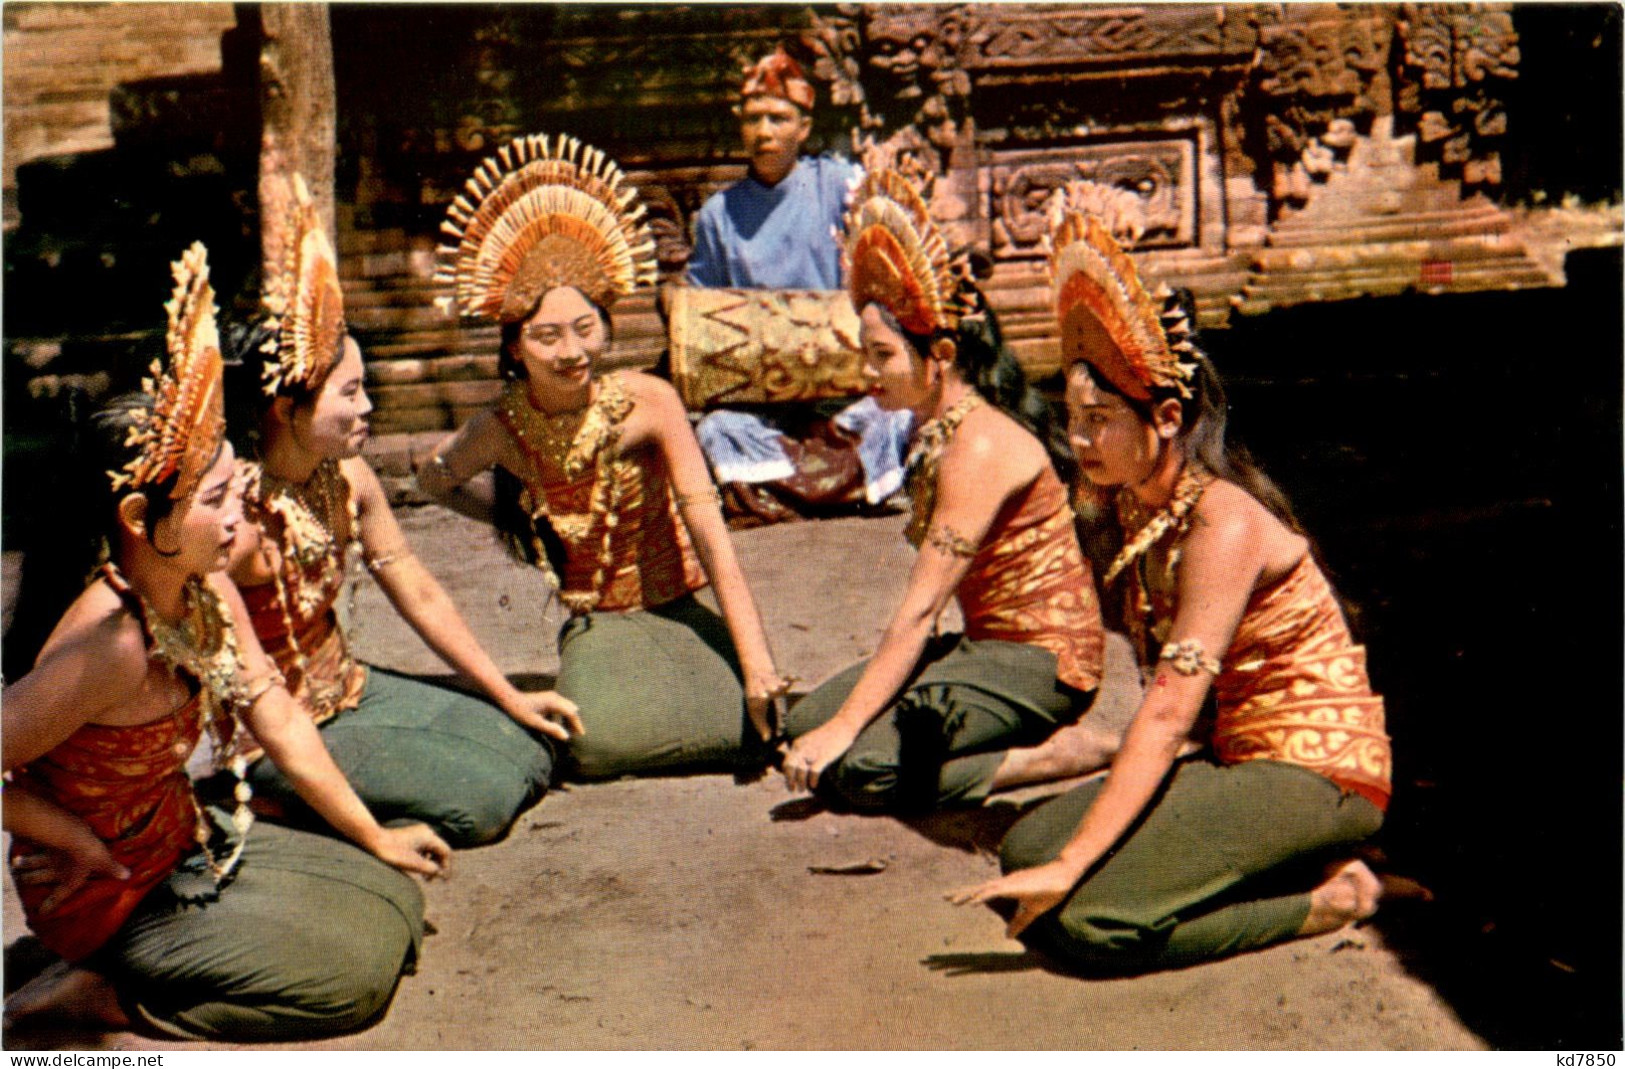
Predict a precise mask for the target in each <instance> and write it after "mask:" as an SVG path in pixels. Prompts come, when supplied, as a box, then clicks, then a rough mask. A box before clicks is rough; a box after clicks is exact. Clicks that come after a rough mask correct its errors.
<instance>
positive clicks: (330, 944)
mask: <svg viewBox="0 0 1625 1069" xmlns="http://www.w3.org/2000/svg"><path fill="white" fill-rule="evenodd" d="M211 816H213V817H214V819H215V822H216V823H217V824H221V825H222V826H224V822H225V821H226V820H227V818H226V816H225V814H224V813H223V812H220V811H211ZM212 886H213V885H212V881H211V880H210V878H209V876H208V875H207V873H206V872H203V871H202V866H201V855H194V856H193V857H192V858H190V859H188V861H186V862H183V863H182V865H181V866H180V867H179V868H178V869H176V871H175V872H174V873H173V874H171V876H170V878H169V880H167V881H166V882H164V883H161V884H159V885H158V886H157V887H156V888H154V889H153V891H152V893H150V894H149V895H147V897H146V898H144V899H143V900H142V902H141V905H140V906H138V907H137V908H136V911H135V913H134V914H132V915H131V917H130V919H129V920H128V921H126V922H125V924H124V926H123V927H122V928H120V929H119V931H118V932H117V934H115V935H114V936H113V938H112V940H111V941H110V942H109V943H108V944H107V945H106V946H105V947H103V948H102V949H101V950H100V951H98V952H97V955H96V957H95V958H93V959H92V962H91V964H92V965H93V967H95V968H96V969H98V970H99V971H101V972H103V973H104V974H105V975H106V976H108V978H109V979H111V980H112V981H113V985H114V988H115V989H116V990H117V991H118V992H119V996H120V998H121V1000H122V1001H123V1003H124V1005H125V1009H126V1011H127V1012H129V1014H130V1016H131V1019H132V1020H135V1021H141V1022H145V1023H146V1024H147V1025H149V1026H150V1027H152V1028H155V1029H157V1030H158V1031H160V1032H163V1033H165V1034H168V1035H173V1036H179V1037H182V1038H185V1039H209V1040H222V1041H228V1042H272V1041H276V1042H295V1041H302V1040H309V1039H319V1038H321V1037H323V1036H331V1035H336V1034H338V1033H342V1032H351V1031H354V1030H356V1029H358V1028H362V1027H364V1026H366V1025H367V1024H370V1023H371V1022H372V1021H373V1020H375V1019H376V1018H377V1017H378V1016H379V1015H381V1014H382V1013H383V1012H384V1010H385V1008H386V1007H387V1006H388V1005H389V1000H390V998H391V996H392V995H393V994H394V992H395V984H396V981H397V980H399V978H400V974H401V970H402V968H403V967H406V966H410V965H411V964H412V963H413V962H415V961H416V960H417V953H418V949H419V946H420V944H421V942H422V939H423V894H422V892H421V891H419V890H418V885H417V883H416V882H415V881H413V880H412V879H411V878H410V877H408V876H406V875H405V874H404V873H401V872H399V871H397V870H395V869H393V868H391V867H390V866H388V865H386V864H384V863H383V862H382V861H379V860H378V859H376V858H374V857H372V856H371V855H369V854H367V853H365V852H363V851H361V850H359V849H357V848H356V847H354V846H352V845H350V844H349V843H347V842H343V841H341V840H338V839H333V838H330V837H328V836H326V835H314V834H311V833H309V832H302V831H296V830H294V829H292V828H284V827H279V826H277V825H275V824H271V823H268V822H265V821H259V822H256V823H255V824H254V826H253V827H252V828H251V829H249V832H248V843H247V846H246V847H245V849H244V851H243V856H242V859H241V861H240V862H239V864H238V867H237V869H236V870H235V871H234V873H233V874H232V879H231V880H230V882H228V883H227V884H226V885H225V886H224V887H221V888H219V891H218V897H214V898H213V900H212V901H208V900H205V901H198V900H197V898H196V895H195V892H196V890H197V889H198V888H212Z"/></svg>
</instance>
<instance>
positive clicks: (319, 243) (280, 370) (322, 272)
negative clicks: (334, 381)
mask: <svg viewBox="0 0 1625 1069" xmlns="http://www.w3.org/2000/svg"><path fill="white" fill-rule="evenodd" d="M293 201H294V203H293V210H292V212H291V213H290V217H289V219H288V225H287V228H286V231H285V233H286V235H287V245H286V246H284V248H283V251H282V258H281V263H280V264H278V265H277V267H276V269H275V271H274V273H273V275H272V277H271V278H270V279H269V280H268V282H267V284H266V287H265V309H266V311H268V312H269V313H270V325H271V327H272V328H273V329H274V330H275V334H274V336H273V337H272V339H271V340H270V341H267V342H266V344H265V351H266V352H274V353H275V354H276V357H277V359H276V362H275V363H272V362H269V361H267V362H266V364H265V370H264V374H265V384H264V386H265V392H266V393H267V394H271V395H273V396H274V395H275V394H276V393H277V392H278V391H279V390H282V389H284V388H286V387H290V386H302V387H305V388H307V389H312V390H314V389H317V388H319V387H320V386H321V384H322V382H323V381H324V380H325V379H326V378H327V373H328V372H329V371H331V370H332V369H333V365H334V364H335V363H337V362H338V358H339V351H340V346H342V345H343V343H344V290H343V288H342V287H340V285H339V268H338V260H337V257H335V256H334V254H333V243H332V242H331V241H329V240H328V237H327V230H326V229H325V228H324V227H323V226H322V221H321V216H320V215H319V214H318V213H317V211H316V205H315V204H314V203H313V202H312V201H311V199H310V191H309V190H307V189H306V188H305V180H304V178H303V177H301V176H300V175H294V176H293Z"/></svg>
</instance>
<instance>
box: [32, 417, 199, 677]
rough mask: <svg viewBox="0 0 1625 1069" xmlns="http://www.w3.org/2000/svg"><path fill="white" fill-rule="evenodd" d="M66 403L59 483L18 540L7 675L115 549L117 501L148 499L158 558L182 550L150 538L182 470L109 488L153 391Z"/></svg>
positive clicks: (129, 455)
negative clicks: (19, 564) (18, 577)
mask: <svg viewBox="0 0 1625 1069" xmlns="http://www.w3.org/2000/svg"><path fill="white" fill-rule="evenodd" d="M65 404H66V413H65V415H66V417H67V419H66V424H65V427H66V434H65V436H64V439H63V441H62V442H61V443H60V445H59V449H60V451H61V453H62V459H61V460H60V461H57V462H54V465H53V466H57V467H59V469H60V471H61V474H62V477H61V479H60V480H54V482H55V484H56V485H57V486H58V487H59V491H58V492H56V493H53V494H51V495H50V500H49V503H48V505H46V506H45V507H42V508H40V509H39V511H38V514H37V515H36V516H35V522H33V523H31V524H29V525H27V528H26V530H27V533H26V535H25V540H24V543H23V545H22V548H23V574H22V581H21V583H19V585H18V588H17V604H16V611H15V613H14V615H13V617H12V621H11V626H10V627H9V628H8V629H7V631H6V634H5V639H4V643H3V645H4V649H3V651H0V671H3V672H4V675H5V678H7V679H18V678H20V677H21V676H23V675H26V674H27V673H28V671H29V670H30V669H31V668H32V667H33V665H34V660H35V658H37V657H38V656H39V651H40V648H41V647H42V646H44V645H45V640H46V639H47V638H49V637H50V634H51V631H52V630H53V629H54V628H55V627H56V624H57V621H59V620H60V619H61V618H62V614H63V613H64V612H66V611H67V609H68V606H69V605H71V604H72V603H73V600H74V599H75V598H77V597H78V596H79V594H80V593H81V592H82V591H83V590H84V588H85V583H86V581H87V580H88V579H89V578H90V577H91V575H92V573H93V572H94V571H95V569H96V568H97V566H98V565H100V564H101V562H102V561H104V560H107V559H108V556H109V554H110V553H113V552H116V550H117V546H118V538H119V525H118V505H119V502H120V501H122V500H123V499H124V498H125V497H126V496H127V495H129V494H139V495H141V496H142V497H144V498H145V499H146V503H147V509H146V539H147V542H148V544H149V545H151V546H152V547H153V549H154V551H156V552H157V553H159V554H162V555H163V556H174V555H175V554H176V553H178V552H180V550H179V547H176V548H174V549H169V548H165V547H162V546H159V545H158V544H157V542H156V541H154V538H155V535H156V532H157V528H158V524H159V523H160V522H162V521H163V519H164V518H165V517H167V516H169V515H170V514H171V513H172V512H174V510H175V506H176V505H177V504H178V502H176V501H175V500H174V499H173V498H171V497H170V494H171V493H172V492H173V491H174V489H175V484H176V481H177V480H178V479H179V478H180V473H179V472H176V473H174V474H171V475H170V476H169V477H168V478H166V479H164V480H163V481H161V482H156V483H147V484H146V485H144V486H141V487H139V488H137V489H134V490H130V489H123V490H114V489H113V486H112V482H111V480H110V478H109V475H108V473H109V472H117V471H122V470H123V469H124V466H125V465H126V464H128V463H129V462H130V461H131V460H132V459H133V458H134V457H135V455H136V453H137V447H135V446H132V445H130V444H129V437H130V431H131V430H132V429H134V428H135V427H136V426H137V424H138V423H140V422H142V421H143V420H145V419H146V418H147V416H149V415H150V414H151V412H152V410H153V407H154V401H153V397H152V395H151V394H148V393H144V392H137V393H125V394H120V395H118V396H116V397H113V398H112V399H110V400H108V401H106V402H105V403H103V404H102V405H100V406H99V407H93V406H92V405H91V403H90V401H89V398H88V396H87V395H85V394H84V393H82V392H78V391H75V392H70V393H69V394H68V395H67V397H66V398H65ZM222 448H223V446H222ZM218 455H219V454H218V453H216V456H217V457H218ZM211 463H212V460H211Z"/></svg>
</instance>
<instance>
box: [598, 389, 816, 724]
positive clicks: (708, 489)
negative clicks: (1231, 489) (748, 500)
mask: <svg viewBox="0 0 1625 1069" xmlns="http://www.w3.org/2000/svg"><path fill="white" fill-rule="evenodd" d="M627 383H628V385H629V386H630V387H631V388H632V390H633V394H634V397H635V399H636V403H637V407H636V408H635V409H634V413H635V417H634V418H637V419H638V420H639V422H641V423H642V424H643V427H641V428H640V427H633V428H632V430H633V434H632V435H631V437H630V438H629V441H628V443H627V444H631V443H632V442H634V441H636V439H637V437H639V436H640V435H639V434H638V433H637V432H638V431H642V433H644V434H647V435H648V436H649V437H651V438H652V439H653V441H654V442H655V443H656V445H657V447H658V448H659V450H660V456H661V459H662V460H664V461H665V464H666V471H667V473H668V476H669V478H670V479H671V488H672V493H673V494H674V495H675V497H676V500H677V511H678V514H679V515H680V516H681V517H682V520H683V525H684V526H685V527H687V528H688V533H689V536H690V537H691V538H692V539H693V542H694V551H695V553H697V554H698V555H699V558H700V566H701V567H702V568H704V569H705V574H706V577H707V578H709V579H710V580H711V586H712V588H713V589H714V590H716V593H717V602H718V604H719V605H721V607H722V617H723V619H724V620H725V621H726V622H727V625H728V634H729V636H730V637H731V638H732V639H733V643H734V649H735V650H736V651H737V652H738V654H739V665H740V668H741V669H742V671H743V675H744V680H743V682H744V688H745V708H746V710H747V711H748V712H749V714H750V719H751V723H752V724H754V725H755V727H756V730H757V731H758V732H760V733H761V736H762V738H764V739H766V738H769V737H770V736H771V734H772V725H771V723H770V716H769V711H770V708H771V705H772V701H773V699H774V698H775V697H777V696H779V695H780V694H783V693H784V691H785V690H786V689H787V687H786V684H785V682H784V680H783V679H782V678H781V677H780V676H779V672H778V669H777V667H776V666H775V664H774V660H773V651H772V649H771V648H770V647H769V646H768V642H767V632H766V631H765V630H764V629H763V627H762V618H761V614H760V613H759V612H758V611H757V609H756V601H755V599H754V598H753V597H752V596H751V593H750V587H749V586H748V585H747V584H746V582H745V573H744V571H743V570H741V569H740V567H739V558H738V556H737V555H736V554H735V553H734V546H733V539H732V538H730V537H729V535H728V526H727V524H726V523H724V522H723V519H722V502H721V498H720V497H718V495H717V488H716V484H715V483H714V482H712V481H711V472H710V469H709V468H708V467H707V466H706V463H705V454H704V453H702V452H701V451H700V443H699V441H698V439H696V438H695V437H694V430H693V428H692V427H690V426H689V422H688V412H687V411H686V410H685V409H684V408H683V403H682V401H681V400H680V399H679V398H678V396H677V391H676V390H674V389H672V387H671V385H670V384H669V383H666V382H664V381H662V380H660V379H656V378H653V377H652V376H648V375H635V376H634V375H629V376H627Z"/></svg>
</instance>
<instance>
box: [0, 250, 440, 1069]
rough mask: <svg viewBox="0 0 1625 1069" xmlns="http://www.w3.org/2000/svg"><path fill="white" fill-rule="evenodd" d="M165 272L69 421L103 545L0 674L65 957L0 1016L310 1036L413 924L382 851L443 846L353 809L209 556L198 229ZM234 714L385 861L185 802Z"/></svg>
mask: <svg viewBox="0 0 1625 1069" xmlns="http://www.w3.org/2000/svg"><path fill="white" fill-rule="evenodd" d="M174 270H175V279H176V287H175V291H174V298H173V300H171V301H170V303H169V306H168V309H169V334H168V347H169V361H168V366H167V367H165V366H163V365H162V364H155V365H154V367H153V372H152V377H151V379H149V380H148V381H147V383H146V391H145V392H144V393H141V394H133V395H127V396H125V397H122V398H117V399H115V400H114V401H112V402H111V403H109V404H108V405H107V406H106V407H105V408H103V409H102V410H101V411H100V412H99V413H97V415H96V416H95V417H93V419H92V422H91V426H90V428H89V434H88V435H87V438H88V440H89V442H90V446H89V447H88V451H89V452H90V453H91V456H90V457H89V461H90V463H89V465H88V469H87V470H86V471H85V472H84V473H83V474H84V476H85V478H86V480H87V482H86V485H85V486H84V487H82V488H76V489H78V490H80V491H82V492H83V493H85V494H86V495H88V496H90V497H92V498H93V499H94V500H95V501H96V502H97V508H98V512H99V513H100V515H99V517H98V520H99V524H100V525H104V530H105V537H106V539H107V542H106V545H107V546H108V547H110V549H109V551H108V554H107V555H108V558H109V559H107V560H106V562H105V563H104V564H102V566H101V567H100V568H99V569H98V570H97V571H96V572H95V573H94V574H93V576H92V578H91V581H90V582H89V584H88V585H87V586H86V587H85V590H84V592H83V593H82V594H81V595H80V596H79V597H78V598H77V599H76V600H75V601H74V602H73V604H72V605H71V606H70V607H69V608H68V610H67V612H66V614H65V615H64V616H63V617H62V620H61V622H60V623H59V624H58V625H57V627H56V629H55V630H54V631H53V632H52V634H51V636H50V638H49V639H48V640H47V641H46V643H45V646H44V648H43V650H41V652H40V654H39V657H38V659H37V661H36V662H35V666H34V668H33V670H32V671H31V672H29V673H28V674H27V675H26V676H24V677H23V678H22V679H20V680H18V681H17V682H15V683H13V684H12V685H10V686H9V687H7V688H6V694H5V699H6V700H5V712H4V718H5V735H4V749H5V753H4V765H5V768H6V770H7V773H8V776H10V777H11V779H10V782H9V783H8V784H7V787H6V805H5V810H4V813H5V822H6V829H7V830H8V831H10V832H11V833H12V835H13V837H14V838H13V845H12V852H11V863H12V871H13V874H14V877H15V879H16V882H17V886H18V892H19V897H20V898H21V900H22V904H23V910H24V912H25V914H26V915H27V917H28V922H29V926H30V927H31V928H32V929H33V931H34V933H35V934H36V935H37V936H38V937H39V938H40V940H41V941H42V942H43V943H44V944H45V945H46V946H47V947H49V948H50V949H52V950H54V951H56V952H57V953H59V954H60V955H62V957H63V959H64V962H63V963H62V964H60V965H58V966H54V967H52V968H50V969H48V970H47V971H46V972H45V973H43V974H41V975H40V976H39V977H37V978H36V979H35V980H34V981H33V982H31V983H30V984H28V985H27V986H25V987H24V988H23V989H22V990H20V991H18V992H17V993H16V994H15V995H13V996H12V997H11V998H10V999H8V1000H7V1003H6V1015H7V1018H8V1023H10V1024H11V1025H13V1026H16V1025H17V1024H19V1023H22V1022H26V1021H27V1020H30V1019H36V1020H37V1019H42V1018H47V1017H49V1018H53V1019H54V1018H56V1017H68V1018H71V1019H74V1020H76V1021H78V1022H79V1023H86V1022H88V1023H90V1024H92V1025H101V1026H105V1027H108V1028H122V1027H129V1026H131V1024H132V1023H134V1024H135V1025H137V1026H144V1027H148V1028H152V1029H156V1030H158V1031H161V1032H163V1033H166V1034H169V1035H175V1036H183V1037H197V1038H219V1039H234V1040H247V1039H282V1040H290V1039H301V1038H311V1037H315V1036H320V1035H327V1034H331V1033H333V1032H337V1031H344V1030H347V1029H352V1028H355V1027H357V1026H359V1025H361V1024H364V1023H366V1022H367V1021H368V1020H370V1019H371V1018H372V1017H374V1016H375V1015H376V1014H377V1013H379V1012H381V1010H382V1008H383V1006H384V1005H385V1004H387V1002H388V999H389V996H390V994H391V993H392V992H393V990H394V986H395V979H396V977H397V976H398V975H399V972H400V969H401V967H402V965H403V964H405V963H406V962H407V961H408V960H409V958H410V956H411V955H412V954H413V953H414V952H415V949H416V946H417V944H418V941H419V939H420V938H421V934H422V933H421V927H422V898H421V896H420V894H419V892H418V891H417V889H416V887H415V885H414V884H413V883H412V882H411V881H410V880H409V879H407V878H406V877H404V876H403V875H401V873H400V872H397V871H396V869H395V868H391V867H390V865H394V866H396V867H397V868H400V869H404V870H406V871H415V872H423V873H429V874H432V873H434V872H436V871H438V870H439V868H440V866H441V865H442V864H443V863H444V861H445V860H446V858H447V857H448V856H449V849H448V848H447V847H446V845H445V843H443V842H441V841H440V840H439V839H438V838H437V837H436V836H435V835H434V833H433V832H432V831H430V830H429V829H428V828H427V827H425V826H423V825H421V824H415V825H411V826H410V827H404V828H390V829H386V828H382V827H380V826H379V825H378V823H377V822H376V821H375V820H374V819H373V817H372V816H371V815H370V814H369V813H368V811H367V809H366V808H365V806H364V805H363V804H362V802H361V800H360V799H358V798H357V797H356V795H355V792H354V791H352V790H350V788H349V787H348V785H347V784H346V783H345V780H344V777H343V775H342V774H341V773H340V771H339V770H338V768H337V767H336V766H335V765H334V764H333V761H332V758H331V757H330V756H329V755H328V753H327V751H326V750H325V749H323V747H322V744H321V738H320V736H319V735H318V734H317V733H316V731H315V729H314V728H313V727H312V726H311V723H310V719H309V717H308V716H306V715H305V714H304V713H303V711H302V710H300V709H299V707H298V706H297V705H296V704H295V702H294V701H293V699H292V698H291V697H290V695H289V694H288V692H287V691H286V690H285V689H284V687H283V685H282V679H281V676H280V674H279V673H278V672H277V670H276V666H275V665H274V664H272V663H271V662H270V660H269V659H268V658H267V657H266V655H265V653H264V651H263V650H262V649H261V648H260V645H259V643H258V642H257V641H256V640H255V638H254V633H253V630H252V628H251V627H250V625H249V622H248V614H247V610H246V609H245V607H244V606H243V603H242V599H241V598H240V597H239V596H238V594H237V591H236V590H235V588H234V587H232V586H231V584H230V583H229V582H228V581H226V580H225V579H224V577H223V576H222V575H221V574H220V572H221V569H223V568H224V567H225V565H226V562H227V559H228V556H229V553H230V549H231V543H232V538H233V535H234V533H235V529H236V527H237V523H238V520H239V517H240V515H241V512H240V506H239V501H238V497H237V493H236V489H235V486H234V481H233V472H234V468H233V457H232V451H231V447H230V445H229V444H228V443H225V442H224V441H223V438H222V433H223V431H224V418H223V413H222V405H221V360H220V343H219V335H218V333H217V330H216V327H215V318H214V317H215V311H214V293H213V290H212V289H211V287H210V285H209V275H208V267H207V264H206V262H205V254H204V250H203V246H202V245H194V246H193V247H192V248H191V249H190V250H189V251H188V252H187V253H186V255H185V256H184V257H183V258H182V260H181V261H180V262H179V263H177V264H176V265H175V268H174ZM109 490H111V491H112V493H111V495H110V494H109ZM94 533H96V534H101V533H102V532H100V531H98V532H94ZM66 534H69V535H74V534H77V535H79V536H86V535H89V534H92V532H66ZM89 541H92V540H87V545H88V544H89ZM238 717H241V718H242V723H244V724H246V725H247V726H249V727H251V728H252V730H253V731H254V733H255V734H256V735H257V736H258V737H259V739H260V740H261V742H262V743H263V745H264V747H265V749H266V752H267V753H268V754H269V755H270V757H269V759H270V760H272V761H275V762H276V763H277V764H278V765H279V766H280V767H282V768H283V769H284V770H285V771H286V773H287V775H288V777H289V779H290V780H292V782H294V783H296V784H297V785H298V790H299V792H300V794H301V796H302V797H303V798H304V799H305V800H306V801H307V802H308V803H309V804H310V805H311V806H312V807H313V808H314V809H315V810H316V811H317V812H319V813H320V814H321V816H322V817H323V818H324V819H325V820H326V821H328V822H329V823H330V824H331V826H332V827H333V828H334V829H336V830H337V831H339V832H341V833H342V834H343V835H344V836H346V837H347V838H349V839H352V840H354V841H355V842H356V843H358V844H360V845H361V846H363V847H365V848H366V850H368V851H370V852H371V853H373V854H376V855H377V857H378V858H381V859H383V861H387V862H389V863H390V865H386V864H383V863H381V862H380V861H378V860H376V859H374V858H371V857H368V856H367V854H366V853H363V852H362V851H361V850H357V849H356V848H355V847H354V846H351V845H349V844H348V843H344V842H341V841H339V840H336V839H333V838H330V837H328V836H322V835H310V834H305V833H301V832H293V831H289V830H287V829H284V828H277V827H274V826H271V825H267V824H263V823H260V824H256V823H255V822H254V821H253V819H252V814H251V813H250V812H249V810H248V808H247V806H246V803H247V801H248V800H249V796H250V791H249V788H248V786H247V784H244V783H241V782H239V783H238V784H237V789H236V792H235V795H236V797H235V799H234V801H233V802H228V805H230V804H234V805H235V811H234V812H228V811H226V810H224V809H213V808H205V807H204V806H203V805H202V804H201V803H200V802H199V800H198V797H197V795H196V794H194V792H193V788H192V784H191V781H190V779H189V778H188V776H187V770H186V766H187V759H188V757H189V756H190V754H191V752H192V750H193V749H194V748H195V746H196V745H197V743H198V740H199V738H200V736H201V735H202V734H203V733H204V732H207V733H208V734H209V735H210V736H211V738H212V740H213V742H214V753H215V755H216V758H217V760H218V759H219V758H220V757H221V755H223V754H224V753H226V752H228V750H229V746H230V744H231V740H232V736H233V732H234V730H236V728H237V726H238V719H237V718H238ZM234 771H235V772H236V774H237V776H238V777H239V778H240V777H241V775H242V772H243V767H242V765H241V764H235V768H234Z"/></svg>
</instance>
